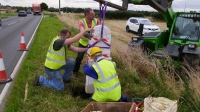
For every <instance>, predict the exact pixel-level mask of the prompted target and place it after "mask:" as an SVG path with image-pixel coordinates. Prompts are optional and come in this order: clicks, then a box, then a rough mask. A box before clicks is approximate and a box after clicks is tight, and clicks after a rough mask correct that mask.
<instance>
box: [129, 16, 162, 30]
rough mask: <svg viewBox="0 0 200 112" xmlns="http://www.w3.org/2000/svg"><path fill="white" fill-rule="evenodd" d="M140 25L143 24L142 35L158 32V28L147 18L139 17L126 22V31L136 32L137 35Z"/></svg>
mask: <svg viewBox="0 0 200 112" xmlns="http://www.w3.org/2000/svg"><path fill="white" fill-rule="evenodd" d="M140 24H143V25H144V26H143V33H142V34H145V33H148V32H154V31H160V28H159V27H158V26H157V25H155V24H154V23H152V22H151V21H150V20H149V19H148V18H140V17H130V18H129V19H128V20H127V22H126V31H127V32H130V31H133V32H136V33H138V29H139V26H140Z"/></svg>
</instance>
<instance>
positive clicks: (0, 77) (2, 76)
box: [0, 51, 12, 84]
mask: <svg viewBox="0 0 200 112" xmlns="http://www.w3.org/2000/svg"><path fill="white" fill-rule="evenodd" d="M10 81H12V78H11V77H10V78H8V77H7V75H6V71H5V67H4V63H3V58H2V54H1V51H0V84H3V83H7V82H10Z"/></svg>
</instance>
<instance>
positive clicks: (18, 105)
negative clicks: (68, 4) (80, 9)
mask: <svg viewBox="0 0 200 112" xmlns="http://www.w3.org/2000/svg"><path fill="white" fill-rule="evenodd" d="M63 27H67V28H69V29H70V31H71V32H72V35H75V34H76V33H78V30H77V29H75V28H74V27H71V26H66V25H65V24H64V23H62V22H60V21H59V20H58V19H57V17H46V18H44V19H43V20H42V22H41V25H40V27H39V29H38V32H37V35H36V37H35V39H34V42H33V45H32V46H31V48H30V50H29V51H28V52H29V53H28V55H27V57H26V59H25V60H24V63H23V65H22V66H21V70H20V71H19V74H18V76H17V77H16V79H15V82H14V85H13V89H12V91H11V94H10V96H9V98H8V101H7V103H6V106H5V108H4V112H25V111H33V112H47V111H48V112H55V111H56V112H80V111H81V110H82V109H83V108H84V107H85V106H86V105H87V104H88V103H89V102H90V100H88V96H86V95H85V96H84V93H83V91H84V87H85V75H84V74H83V71H82V70H81V71H80V72H79V75H78V77H71V78H72V83H70V84H66V85H65V91H56V90H54V89H50V88H46V87H42V86H39V87H36V86H33V85H32V83H33V81H34V77H35V75H36V74H40V75H45V76H46V74H45V72H44V70H43V68H44V61H45V56H46V52H47V49H48V47H49V44H50V42H51V40H52V39H53V37H55V36H56V35H57V34H58V33H59V31H60V29H62V28H63ZM74 45H75V46H76V45H77V43H75V44H74ZM116 45H119V44H116ZM118 47H119V46H118ZM113 48H116V49H117V46H113ZM127 52H129V53H130V52H131V51H127ZM136 52H137V51H136ZM112 54H114V53H113V52H112ZM124 54H126V53H119V52H118V55H112V58H113V61H115V62H116V63H117V72H118V75H119V79H120V82H121V85H122V93H123V94H124V95H127V96H129V97H134V98H145V97H147V96H149V95H152V96H153V97H166V98H169V99H172V100H179V110H178V111H180V112H188V111H198V108H200V103H199V100H198V98H196V97H195V96H197V95H194V94H195V90H194V89H192V88H191V87H190V84H188V83H184V84H183V85H184V87H183V89H182V88H180V86H175V84H171V82H173V81H171V82H170V83H168V82H167V81H168V79H171V80H172V79H174V78H173V77H172V74H171V72H170V73H168V74H167V72H165V71H163V69H162V67H161V66H160V63H159V61H158V60H151V61H149V60H147V58H144V57H141V56H140V55H138V54H139V52H137V53H136V54H135V55H131V56H129V55H128V54H126V55H124ZM68 56H69V57H74V58H75V56H76V53H73V52H69V54H68ZM124 56H125V57H124ZM174 82H175V81H174ZM178 82H179V81H176V84H177V83H178ZM26 85H28V86H26ZM177 89H180V90H178V92H177ZM26 90H27V92H25V91H26ZM179 91H181V92H179ZM26 96H27V97H26Z"/></svg>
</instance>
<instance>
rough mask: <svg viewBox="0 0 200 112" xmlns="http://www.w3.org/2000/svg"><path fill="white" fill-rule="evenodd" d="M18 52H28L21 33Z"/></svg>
mask: <svg viewBox="0 0 200 112" xmlns="http://www.w3.org/2000/svg"><path fill="white" fill-rule="evenodd" d="M19 50H20V51H27V50H28V49H27V48H26V44H25V40H24V32H22V36H21V42H20V48H19Z"/></svg>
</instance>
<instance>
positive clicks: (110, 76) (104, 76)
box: [83, 47, 127, 102]
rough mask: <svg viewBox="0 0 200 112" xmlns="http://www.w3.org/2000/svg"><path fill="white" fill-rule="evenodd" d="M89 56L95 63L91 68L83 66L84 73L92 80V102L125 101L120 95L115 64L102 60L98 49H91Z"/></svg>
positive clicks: (100, 51) (125, 98)
mask: <svg viewBox="0 0 200 112" xmlns="http://www.w3.org/2000/svg"><path fill="white" fill-rule="evenodd" d="M90 56H91V58H92V59H93V60H94V61H95V63H94V64H93V65H92V66H89V65H87V64H85V65H84V66H83V70H84V73H85V74H86V75H88V76H90V77H92V78H93V79H94V94H93V95H92V97H91V98H92V100H95V101H97V102H109V101H126V100H127V97H126V96H123V95H121V85H120V81H119V78H118V75H117V72H116V69H115V67H116V64H115V63H114V62H112V61H109V60H106V59H104V57H103V56H102V50H101V49H100V48H99V47H92V48H91V50H90Z"/></svg>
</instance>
